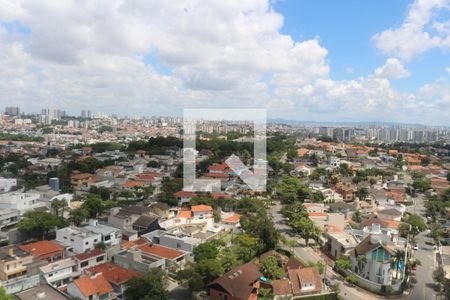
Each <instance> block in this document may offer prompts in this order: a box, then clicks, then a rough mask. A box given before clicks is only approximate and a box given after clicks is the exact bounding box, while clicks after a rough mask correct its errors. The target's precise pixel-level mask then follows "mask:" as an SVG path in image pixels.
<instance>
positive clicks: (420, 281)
mask: <svg viewBox="0 0 450 300" xmlns="http://www.w3.org/2000/svg"><path fill="white" fill-rule="evenodd" d="M413 201H414V204H413V205H411V206H408V207H407V211H408V212H410V213H414V214H419V215H422V216H425V213H426V208H425V197H424V195H422V194H419V195H417V197H416V198H414V199H413ZM424 220H425V217H424ZM425 221H426V220H425ZM426 241H431V238H428V237H427V236H426V232H422V233H420V234H419V235H418V236H417V237H416V242H417V244H418V246H419V250H417V251H414V253H413V257H414V258H417V259H418V260H420V262H421V264H422V265H421V266H418V267H417V270H416V271H413V273H414V274H415V277H416V279H417V283H416V285H415V286H414V289H413V291H412V292H411V294H410V295H409V297H408V298H407V299H411V300H429V299H430V300H432V299H436V292H435V291H434V289H433V287H434V280H433V271H434V270H435V268H436V267H437V263H436V254H435V252H434V251H433V249H432V246H429V245H426V244H425V242H426Z"/></svg>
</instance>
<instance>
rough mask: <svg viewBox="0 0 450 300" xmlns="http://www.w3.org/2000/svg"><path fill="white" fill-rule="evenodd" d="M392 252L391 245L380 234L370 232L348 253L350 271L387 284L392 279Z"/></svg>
mask: <svg viewBox="0 0 450 300" xmlns="http://www.w3.org/2000/svg"><path fill="white" fill-rule="evenodd" d="M393 254H394V250H393V247H392V245H390V246H388V243H387V242H386V241H384V240H383V239H382V238H381V236H380V235H376V234H370V235H368V236H367V237H366V238H365V239H364V240H362V241H361V242H360V243H359V244H358V245H357V246H356V247H355V249H354V250H353V251H351V253H350V262H351V263H352V271H353V272H355V273H356V274H358V275H359V276H361V277H363V278H365V279H368V280H370V281H373V282H375V283H378V284H383V285H389V284H391V279H392V268H391V258H392V256H393ZM359 257H364V259H360V258H359Z"/></svg>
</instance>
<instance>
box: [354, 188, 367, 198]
mask: <svg viewBox="0 0 450 300" xmlns="http://www.w3.org/2000/svg"><path fill="white" fill-rule="evenodd" d="M356 196H357V197H358V198H359V200H364V199H366V198H367V196H369V190H368V189H367V188H365V187H360V188H358V190H357V191H356Z"/></svg>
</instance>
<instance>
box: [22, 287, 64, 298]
mask: <svg viewBox="0 0 450 300" xmlns="http://www.w3.org/2000/svg"><path fill="white" fill-rule="evenodd" d="M14 296H16V297H17V298H18V299H19V300H37V299H46V300H69V297H68V296H66V295H64V294H63V293H62V292H60V291H58V290H57V289H54V288H52V287H51V286H49V285H48V284H39V285H38V286H35V287H32V288H30V289H27V290H24V291H22V292H19V293H17V294H15V295H14Z"/></svg>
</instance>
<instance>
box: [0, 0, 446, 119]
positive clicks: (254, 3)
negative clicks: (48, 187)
mask: <svg viewBox="0 0 450 300" xmlns="http://www.w3.org/2000/svg"><path fill="white" fill-rule="evenodd" d="M100 12H101V13H100ZM449 51H450V0H410V1H406V0H364V1H363V0H327V1H325V0H246V1H242V0H229V1H206V0H205V1H202V0H177V1H160V0H147V1H142V2H136V1H131V0H130V1H128V0H110V1H107V2H103V1H89V2H79V1H76V0H67V1H64V2H57V3H55V2H53V1H50V0H42V1H39V2H29V1H27V0H4V1H3V3H2V5H1V6H0V66H1V68H0V106H9V105H18V106H20V107H21V108H22V109H23V110H25V111H28V112H33V111H34V112H38V111H40V110H41V108H46V107H51V108H60V109H65V110H67V111H68V112H69V113H71V114H75V115H76V114H79V112H80V111H81V110H82V109H90V110H93V111H102V112H106V113H115V114H118V115H178V116H180V115H182V112H183V109H184V108H196V107H198V108H221V107H223V108H239V107H242V108H266V109H267V110H268V116H269V117H270V118H285V119H297V120H314V121H390V122H408V123H422V124H435V125H440V124H444V125H450V124H449V122H450V121H449V118H448V117H449V115H448V112H449V111H450V77H449V75H450V53H449Z"/></svg>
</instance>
